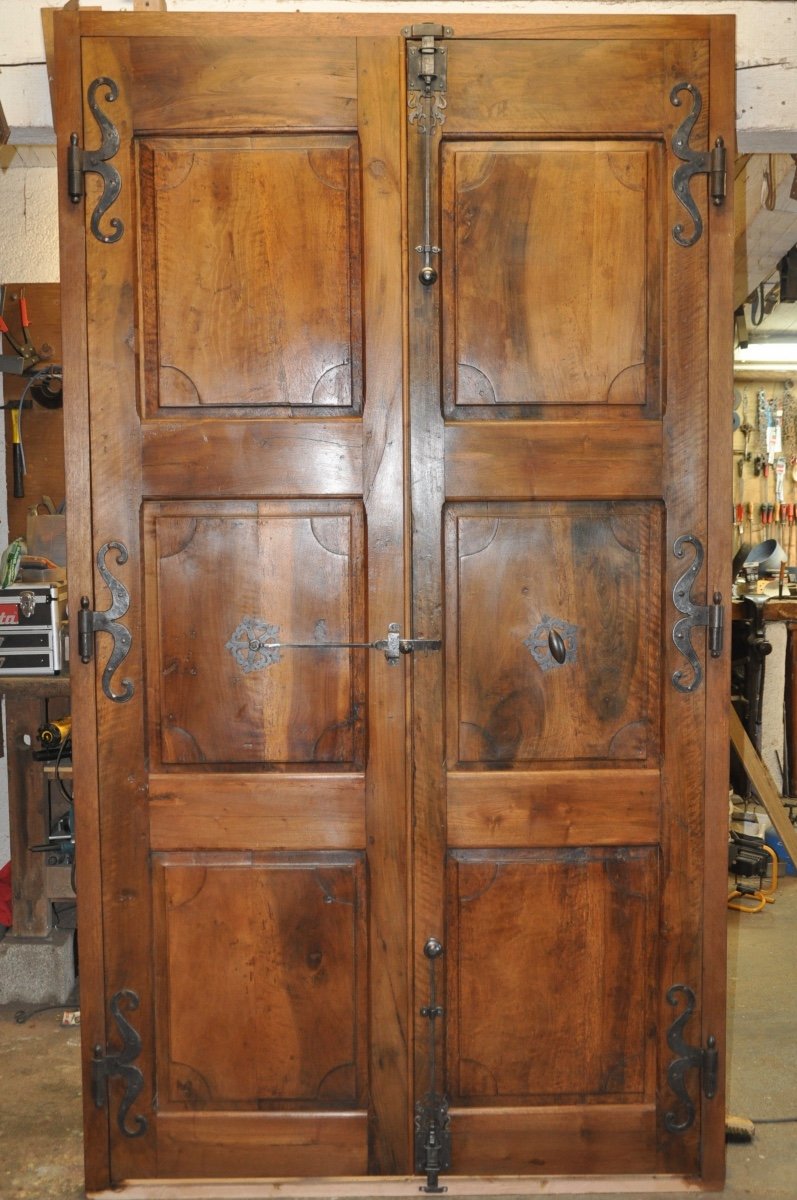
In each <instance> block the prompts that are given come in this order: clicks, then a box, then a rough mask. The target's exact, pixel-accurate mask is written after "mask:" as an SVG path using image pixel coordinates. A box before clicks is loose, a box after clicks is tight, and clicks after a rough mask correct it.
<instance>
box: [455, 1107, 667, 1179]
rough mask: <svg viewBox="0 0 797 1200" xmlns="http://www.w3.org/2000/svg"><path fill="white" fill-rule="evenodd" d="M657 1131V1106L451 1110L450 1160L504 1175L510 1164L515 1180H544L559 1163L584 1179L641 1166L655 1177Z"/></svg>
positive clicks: (464, 1167)
mask: <svg viewBox="0 0 797 1200" xmlns="http://www.w3.org/2000/svg"><path fill="white" fill-rule="evenodd" d="M532 1122H533V1123H532ZM530 1128H533V1129H534V1131H535V1136H534V1137H533V1138H530V1137H529V1129H530ZM656 1130H657V1121H656V1106H655V1104H590V1105H582V1106H578V1105H568V1106H567V1107H561V1108H560V1107H558V1106H551V1107H550V1108H534V1109H532V1108H525V1109H523V1108H521V1109H511V1108H490V1109H485V1108H455V1109H452V1110H451V1136H452V1156H453V1159H454V1162H456V1164H457V1167H458V1169H459V1170H461V1171H467V1170H468V1168H469V1167H470V1168H471V1169H473V1170H482V1171H483V1170H484V1169H485V1166H486V1165H487V1164H491V1165H492V1170H493V1171H494V1172H495V1174H505V1172H506V1170H507V1167H506V1165H505V1164H507V1163H511V1164H512V1166H511V1167H510V1168H509V1169H511V1170H512V1173H513V1174H515V1175H518V1174H521V1175H522V1174H525V1173H526V1171H527V1172H528V1174H534V1175H544V1174H545V1172H546V1170H555V1164H557V1163H561V1162H567V1163H568V1164H569V1165H570V1168H571V1170H572V1171H573V1172H575V1173H578V1172H579V1171H582V1172H584V1173H585V1174H586V1173H587V1172H595V1171H599V1172H602V1171H605V1172H606V1173H607V1174H610V1173H612V1172H618V1173H619V1172H621V1171H622V1170H623V1167H624V1165H626V1164H627V1165H628V1166H629V1167H630V1166H631V1164H633V1169H634V1170H635V1171H637V1170H639V1169H640V1164H643V1169H644V1164H645V1163H648V1164H649V1169H650V1170H651V1171H653V1169H654V1167H655V1161H656ZM517 1164H524V1166H525V1170H524V1169H523V1168H522V1167H521V1168H520V1169H518V1166H517ZM548 1182H550V1180H549V1181H548Z"/></svg>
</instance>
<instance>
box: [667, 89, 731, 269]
mask: <svg viewBox="0 0 797 1200" xmlns="http://www.w3.org/2000/svg"><path fill="white" fill-rule="evenodd" d="M681 92H688V93H689V95H690V96H691V97H692V110H691V112H689V113H687V115H686V116H685V117H684V119H683V121H682V122H681V124H680V125H679V126H678V128H677V129H676V131H675V133H674V135H673V139H672V148H673V150H674V152H675V154H676V155H677V156H678V158H680V159H681V162H682V163H683V165H682V166H680V167H676V168H675V171H674V172H673V177H672V188H673V191H674V192H675V195H676V196H677V198H678V200H679V201H680V203H681V204H682V205H683V206H684V208H685V209H686V211H687V212H688V213H689V216H690V217H691V218H692V221H693V223H694V229H693V230H692V233H691V234H690V235H689V237H684V227H683V225H681V224H678V225H674V226H673V231H672V236H673V237H674V238H675V241H676V242H677V243H678V245H679V246H694V244H695V242H696V241H697V240H698V238H699V237H700V235H701V234H702V232H703V219H702V217H701V216H700V212H699V210H698V207H697V205H696V204H695V201H694V199H693V197H692V193H691V192H690V190H689V185H690V183H691V181H692V176H693V175H708V177H709V192H710V194H711V202H712V204H714V205H717V206H718V205H720V204H722V202H723V200H724V199H725V197H726V195H727V190H728V183H727V167H726V160H727V152H726V149H725V142H724V141H723V139H722V138H721V137H718V138H717V139H716V141H715V142H714V145H713V147H712V149H711V150H706V151H704V152H702V153H701V152H700V151H697V150H693V149H692V148H691V146H690V145H689V138H690V136H691V133H692V130H693V129H694V127H695V122H696V121H697V118H698V117H699V116H700V110H701V109H702V107H703V98H702V96H701V95H700V90H699V88H697V87H695V85H694V84H693V83H686V82H684V83H676V85H675V87H674V88H673V89H672V91H671V92H670V103H671V104H673V105H674V106H675V107H676V108H680V106H681V95H680V93H681Z"/></svg>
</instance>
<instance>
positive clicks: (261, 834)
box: [149, 774, 365, 850]
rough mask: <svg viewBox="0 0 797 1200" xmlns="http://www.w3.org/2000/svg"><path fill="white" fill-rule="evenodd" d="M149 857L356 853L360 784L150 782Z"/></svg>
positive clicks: (319, 778)
mask: <svg viewBox="0 0 797 1200" xmlns="http://www.w3.org/2000/svg"><path fill="white" fill-rule="evenodd" d="M149 794H150V805H149V812H150V836H151V844H152V848H153V850H175V849H179V848H180V847H182V846H203V847H206V848H208V849H211V848H212V849H216V850H232V849H238V848H241V849H250V850H276V849H285V850H299V849H302V848H303V847H305V846H308V845H312V846H315V847H317V848H318V849H328V850H329V849H340V850H343V849H347V848H351V849H360V848H362V847H364V846H365V817H364V805H365V779H364V777H363V776H357V775H350V774H345V775H344V774H339V775H304V776H295V775H294V776H287V775H244V774H241V775H238V774H234V775H233V774H230V775H227V774H218V775H215V774H214V775H209V774H197V775H166V774H164V775H151V776H150V788H149Z"/></svg>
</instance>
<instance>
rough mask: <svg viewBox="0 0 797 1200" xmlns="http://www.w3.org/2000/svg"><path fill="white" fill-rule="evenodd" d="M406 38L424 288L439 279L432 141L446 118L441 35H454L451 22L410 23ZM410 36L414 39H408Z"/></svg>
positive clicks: (443, 54) (445, 66) (419, 252)
mask: <svg viewBox="0 0 797 1200" xmlns="http://www.w3.org/2000/svg"><path fill="white" fill-rule="evenodd" d="M402 33H403V34H404V37H405V38H407V39H408V41H407V108H408V109H409V122H410V125H416V126H417V129H418V132H419V133H420V135H421V137H422V138H423V234H422V238H423V240H422V242H421V244H420V246H416V247H415V250H416V253H418V254H420V255H421V256H422V258H423V265H422V267H421V269H420V271H419V273H418V278H419V279H420V281H421V283H422V284H423V286H424V287H431V285H432V284H433V283H436V282H437V268H436V267H434V266H432V255H435V254H439V253H440V247H439V246H437V245H434V244H433V242H432V142H433V140H434V135H435V130H436V129H437V127H438V126H440V125H442V124H443V122H444V121H445V119H446V116H445V109H446V88H447V83H448V70H447V52H446V47H445V46H441V45H440V40H441V38H450V37H453V34H454V30H453V29H452V28H451V26H450V25H432V24H423V25H407V26H405V27H404V29H403V30H402ZM409 39H411V40H409Z"/></svg>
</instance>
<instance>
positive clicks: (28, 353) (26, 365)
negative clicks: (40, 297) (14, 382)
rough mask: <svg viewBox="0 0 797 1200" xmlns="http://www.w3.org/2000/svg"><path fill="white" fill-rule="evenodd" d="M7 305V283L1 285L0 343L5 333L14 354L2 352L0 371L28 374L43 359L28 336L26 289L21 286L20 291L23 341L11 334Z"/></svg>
mask: <svg viewBox="0 0 797 1200" xmlns="http://www.w3.org/2000/svg"><path fill="white" fill-rule="evenodd" d="M5 306H6V285H5V284H3V286H2V287H0V345H2V337H3V335H5V337H6V339H7V341H8V343H9V345H10V346H11V349H12V350H13V351H14V354H0V372H2V373H4V374H7V375H28V374H30V372H31V371H33V370H34V368H35V367H36V366H37V365H38V363H40V362H41V361H42V358H41V355H40V354H39V352H38V350H37V349H36V347H35V346H34V345H33V343H32V342H31V340H30V337H29V336H28V327H29V326H30V320H29V319H28V303H27V301H26V299H25V289H24V288H21V289H20V292H19V326H20V329H21V330H22V342H21V343H20V342H18V341H17V340H16V339H15V338H13V337H12V336H11V333H10V332H9V328H8V325H7V324H6V322H5V320H4V318H3V313H4V311H5Z"/></svg>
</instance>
